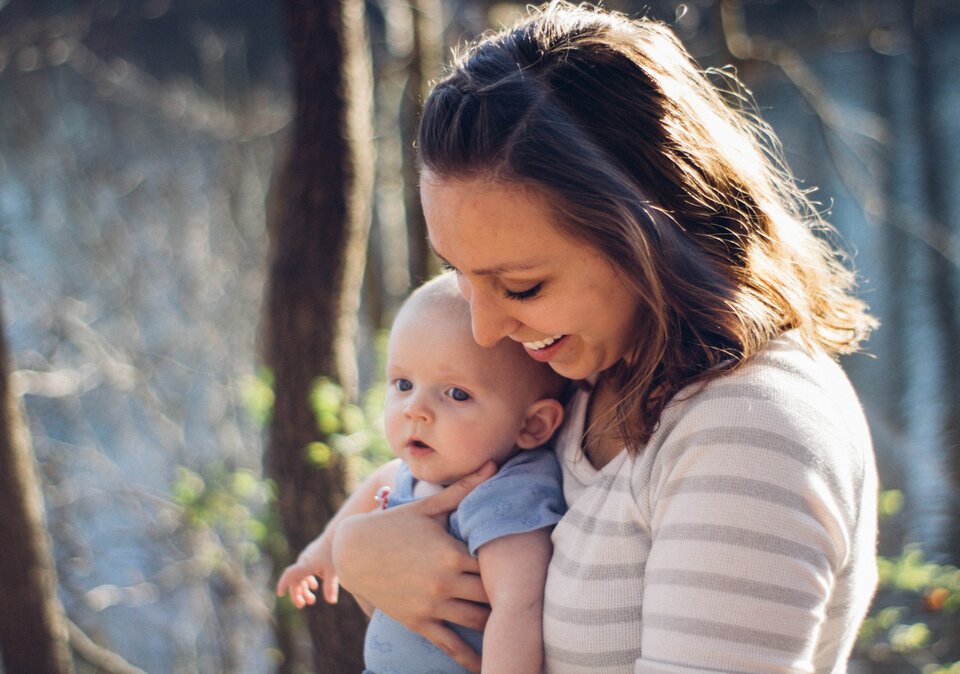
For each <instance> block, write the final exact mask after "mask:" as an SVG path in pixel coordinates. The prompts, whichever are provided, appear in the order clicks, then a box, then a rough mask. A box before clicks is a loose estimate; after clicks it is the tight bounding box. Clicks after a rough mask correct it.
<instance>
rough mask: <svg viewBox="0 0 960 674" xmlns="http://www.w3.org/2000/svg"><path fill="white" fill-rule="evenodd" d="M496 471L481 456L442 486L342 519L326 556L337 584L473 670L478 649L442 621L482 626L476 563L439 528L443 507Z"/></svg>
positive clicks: (443, 525)
mask: <svg viewBox="0 0 960 674" xmlns="http://www.w3.org/2000/svg"><path fill="white" fill-rule="evenodd" d="M495 472H496V466H495V465H494V464H493V463H492V462H489V463H487V464H486V465H484V466H483V467H482V468H481V469H480V470H478V471H477V472H476V473H473V474H472V475H468V476H467V477H465V478H463V479H462V480H459V481H457V482H456V483H454V484H452V485H450V486H449V487H447V488H446V489H444V490H443V491H441V492H439V493H437V494H434V495H433V496H429V497H427V498H424V499H420V500H418V501H415V502H413V503H410V504H407V505H402V506H398V507H396V508H390V509H388V510H386V511H382V512H375V513H370V514H368V515H356V516H353V517H350V518H347V519H345V520H344V521H343V522H341V524H340V526H339V527H338V529H337V533H336V536H335V539H334V544H333V559H334V564H335V565H336V568H337V571H338V573H339V575H340V584H341V585H343V587H345V588H346V589H348V590H349V591H350V592H352V593H354V594H356V595H360V596H362V597H365V598H366V599H367V600H369V601H370V602H371V603H372V604H373V605H374V606H376V607H377V608H379V609H380V610H381V611H383V612H384V613H386V614H387V615H388V616H390V617H391V618H393V619H395V620H397V621H398V622H400V623H402V624H403V625H405V626H406V627H407V628H408V629H410V630H412V631H414V632H417V633H419V634H422V635H423V636H424V637H426V638H427V639H429V640H430V641H432V642H433V643H435V644H436V645H437V646H439V647H440V648H441V649H443V651H444V652H445V653H447V654H448V655H449V656H450V657H452V658H453V659H454V660H456V661H457V662H459V663H460V664H461V665H463V666H464V667H466V668H467V669H469V670H470V671H474V672H479V671H480V656H479V655H478V654H477V653H476V652H475V651H474V650H473V649H472V648H470V646H468V645H467V643H466V642H465V641H463V640H462V639H461V638H460V637H459V636H457V634H456V633H455V632H453V631H452V630H451V629H450V628H449V627H447V626H446V625H444V621H448V622H453V623H457V624H459V625H465V626H467V627H472V628H474V629H483V627H484V624H485V623H486V621H487V616H488V615H489V614H490V609H489V607H488V606H484V605H481V604H486V603H487V595H486V593H485V592H484V590H483V583H482V582H481V581H480V575H479V573H480V566H479V564H478V562H477V560H476V559H475V558H474V557H472V556H471V555H470V554H469V553H468V552H467V550H466V547H465V546H464V544H463V543H462V542H460V541H458V540H457V539H455V538H454V537H452V536H450V534H449V533H447V521H448V518H449V515H450V513H451V512H452V511H453V510H455V509H456V508H457V506H458V505H459V504H460V501H462V500H463V498H464V496H466V495H467V494H468V493H470V491H471V490H473V488H474V487H476V486H477V485H478V484H480V483H481V482H483V481H484V480H486V479H487V478H488V477H490V476H491V475H493V474H494V473H495Z"/></svg>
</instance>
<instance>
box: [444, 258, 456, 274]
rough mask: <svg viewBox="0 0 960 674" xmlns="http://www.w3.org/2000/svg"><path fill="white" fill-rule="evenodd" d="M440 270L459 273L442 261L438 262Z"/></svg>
mask: <svg viewBox="0 0 960 674" xmlns="http://www.w3.org/2000/svg"><path fill="white" fill-rule="evenodd" d="M440 268H441V269H443V271H452V272H453V273H454V274H459V273H460V270H459V269H457V268H456V267H454V266H453V265H452V264H450V263H449V262H447V261H446V260H443V259H441V260H440Z"/></svg>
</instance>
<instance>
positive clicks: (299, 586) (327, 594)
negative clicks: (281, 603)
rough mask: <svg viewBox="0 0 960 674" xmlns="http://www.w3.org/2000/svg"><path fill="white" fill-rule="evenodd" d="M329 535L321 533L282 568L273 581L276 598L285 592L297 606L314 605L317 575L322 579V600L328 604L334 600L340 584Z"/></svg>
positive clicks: (317, 586) (315, 601)
mask: <svg viewBox="0 0 960 674" xmlns="http://www.w3.org/2000/svg"><path fill="white" fill-rule="evenodd" d="M332 538H333V536H331V535H328V533H327V532H324V533H323V534H321V535H320V536H319V537H317V538H316V539H315V540H314V541H313V542H312V543H311V544H310V545H308V546H307V547H306V548H304V550H303V552H301V553H300V556H299V557H297V561H296V563H294V564H291V565H290V566H288V567H287V568H286V569H284V571H283V573H282V574H281V575H280V580H279V581H277V596H278V597H282V596H283V595H284V593H286V592H288V591H289V592H290V600H291V601H292V602H293V605H294V606H296V607H297V608H303V607H304V606H307V605H311V606H312V605H313V604H316V603H317V597H316V595H315V594H314V591H316V590H317V589H318V588H319V587H320V585H319V583H318V582H317V578H316V576H319V577H320V578H322V579H323V598H324V600H325V601H326V602H327V603H328V604H336V603H337V595H338V593H339V590H340V583H339V581H338V580H337V571H336V569H335V568H334V566H333V552H332V541H331V539H332Z"/></svg>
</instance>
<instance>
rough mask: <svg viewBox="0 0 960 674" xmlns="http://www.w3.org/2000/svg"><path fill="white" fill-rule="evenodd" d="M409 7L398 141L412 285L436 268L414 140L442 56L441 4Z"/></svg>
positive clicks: (416, 1)
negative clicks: (407, 57)
mask: <svg viewBox="0 0 960 674" xmlns="http://www.w3.org/2000/svg"><path fill="white" fill-rule="evenodd" d="M410 11H411V13H412V15H413V16H412V26H413V51H412V52H411V54H410V63H409V65H408V66H407V69H406V70H407V86H406V87H405V89H404V93H403V100H402V101H401V104H400V142H401V143H402V145H403V183H404V188H403V192H404V211H405V213H406V219H407V250H408V260H409V265H410V280H411V281H412V283H413V286H414V287H416V286H418V285H420V284H421V283H423V282H424V281H427V280H428V279H430V278H431V277H432V276H434V275H435V274H436V273H437V272H438V271H439V267H438V265H437V260H436V258H434V256H433V254H432V253H431V251H430V246H429V244H428V241H427V222H426V220H424V217H423V208H422V207H421V206H420V170H419V166H417V154H416V151H415V149H414V141H415V140H416V137H417V128H418V126H419V124H420V112H421V110H422V109H423V102H424V100H426V97H427V94H429V93H430V85H431V81H432V80H433V79H434V78H435V77H436V76H437V74H439V72H440V64H441V60H442V58H443V54H442V52H443V50H442V44H443V29H442V26H441V22H442V19H441V16H442V13H443V6H442V4H441V3H440V2H439V0H412V2H411V3H410Z"/></svg>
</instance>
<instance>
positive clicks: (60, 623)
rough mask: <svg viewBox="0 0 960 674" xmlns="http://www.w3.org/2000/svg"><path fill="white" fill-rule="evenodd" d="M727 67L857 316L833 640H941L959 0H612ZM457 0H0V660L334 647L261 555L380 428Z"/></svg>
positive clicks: (288, 547) (952, 349)
mask: <svg viewBox="0 0 960 674" xmlns="http://www.w3.org/2000/svg"><path fill="white" fill-rule="evenodd" d="M605 4H606V6H608V7H610V8H613V9H619V10H622V11H625V12H627V13H630V14H632V15H637V14H641V13H646V14H648V15H650V16H652V17H655V18H658V19H661V20H663V21H665V22H667V23H668V24H670V25H671V26H672V27H673V28H674V30H675V31H676V32H677V33H678V34H679V35H680V37H681V38H682V39H683V40H684V42H685V43H686V44H687V46H688V47H689V48H690V50H691V52H692V53H693V54H694V56H695V57H696V58H697V59H698V60H699V62H700V63H701V65H703V66H704V67H722V66H726V65H728V64H729V65H731V66H733V67H734V68H735V69H736V71H737V73H738V74H739V75H740V77H741V78H742V79H743V80H744V82H745V84H746V86H747V87H748V88H749V89H750V90H751V91H752V92H753V95H754V97H755V99H756V101H757V105H758V108H759V110H760V112H761V114H762V115H763V117H764V118H765V119H766V120H767V121H768V122H770V123H771V124H772V126H773V127H774V129H775V130H776V132H777V133H778V134H779V136H780V138H781V140H782V143H783V148H784V152H785V154H786V156H787V159H788V162H789V163H790V165H791V167H792V168H793V170H794V172H795V173H796V175H797V176H798V177H799V178H800V180H801V181H802V183H803V184H804V185H805V186H807V187H813V186H816V188H817V189H816V191H815V192H814V199H815V200H817V201H818V202H819V203H820V204H821V206H822V208H823V209H824V210H825V211H826V212H827V214H828V218H829V219H830V220H831V222H833V223H834V225H835V226H836V227H837V229H838V230H839V232H840V234H841V235H842V237H843V239H844V241H845V242H846V246H847V248H848V250H850V251H851V252H852V253H853V260H854V264H855V266H856V267H857V269H858V270H859V273H860V276H861V279H862V283H861V289H860V292H861V293H862V296H863V297H864V298H865V299H866V300H867V302H868V303H869V304H870V305H871V307H872V308H873V310H874V312H875V313H876V314H877V316H878V317H879V318H880V320H881V322H882V327H881V328H880V330H879V331H878V332H877V333H876V334H875V335H874V337H873V338H872V339H871V340H870V343H869V345H868V350H867V353H866V354H862V355H856V356H853V357H849V358H847V359H845V360H844V361H843V364H844V367H845V368H846V369H847V371H848V372H849V374H850V376H851V378H852V379H853V380H854V383H855V385H856V387H857V389H858V390H859V392H860V394H861V396H862V400H863V403H864V406H865V409H866V411H867V414H868V417H869V419H870V422H871V426H872V429H873V433H874V440H875V444H876V448H877V454H878V459H879V466H880V471H881V479H882V482H883V485H884V491H883V492H882V495H881V510H882V511H883V522H882V525H881V540H880V550H881V553H882V555H883V557H882V558H881V560H880V566H881V569H880V570H881V580H882V586H881V589H880V592H879V593H878V595H877V598H876V600H875V603H874V607H873V609H872V612H871V617H870V618H869V619H868V621H867V623H866V624H865V626H864V629H863V632H862V635H861V639H860V642H859V644H858V646H857V651H856V658H855V661H854V663H853V665H852V668H851V669H852V670H853V671H857V672H923V673H924V674H945V673H947V672H949V673H950V674H958V673H960V571H958V570H957V568H956V565H957V563H958V562H960V536H958V535H957V532H958V531H960V358H958V357H957V354H956V350H957V347H958V346H960V196H958V195H960V72H958V71H957V69H956V67H955V66H956V64H957V63H958V62H960V40H958V37H960V7H958V5H957V3H955V2H953V1H952V0H877V1H875V2H870V1H867V0H693V1H691V2H686V3H682V4H681V3H677V2H666V1H664V2H656V1H651V2H644V3H639V2H637V3H633V2H628V1H626V0H624V1H622V2H619V1H617V2H615V1H611V2H608V3H605ZM521 10H522V7H521V6H519V5H510V4H492V3H490V2H486V1H485V0H409V1H408V0H368V1H367V2H365V3H363V2H361V0H282V1H281V0H273V1H269V0H244V1H242V2H241V1H239V0H230V1H227V0H73V1H71V0H6V1H4V0H0V292H2V298H3V301H2V305H0V306H2V312H0V313H2V319H3V335H4V336H5V340H3V339H0V352H2V351H3V350H5V351H6V353H0V357H2V358H3V360H4V362H5V363H6V367H4V368H0V402H2V405H3V406H2V408H0V614H2V615H0V672H4V671H5V672H11V673H12V672H20V671H31V672H32V671H51V672H61V671H62V672H66V671H71V670H73V671H77V672H95V671H105V672H136V671H148V672H273V671H278V672H302V671H319V672H345V671H359V668H358V666H357V665H358V662H359V661H358V643H359V641H358V640H359V639H360V638H361V635H362V628H363V621H362V618H361V617H360V615H359V613H358V611H357V609H356V607H355V606H353V605H352V603H351V602H350V601H349V600H344V601H343V602H342V603H341V605H340V606H337V607H318V608H314V609H311V610H309V611H307V612H305V613H303V614H301V613H298V612H296V611H294V610H293V609H292V607H291V606H290V604H289V603H288V602H286V601H285V600H284V601H277V600H275V598H274V597H273V595H272V592H271V588H272V586H273V582H274V578H275V573H276V570H277V568H278V567H280V568H282V565H283V564H285V563H286V562H287V561H288V560H289V559H290V556H291V555H292V554H295V553H296V551H297V550H298V549H299V548H300V547H302V545H303V544H304V543H305V542H306V541H307V540H309V539H310V537H312V536H313V535H315V534H316V533H317V532H318V531H319V530H320V529H321V528H322V526H323V524H324V522H325V519H326V517H328V516H329V514H330V513H331V512H332V510H333V509H335V508H336V506H337V504H338V503H339V500H340V499H341V498H342V497H343V494H344V493H345V492H346V491H347V490H348V489H349V488H350V485H351V484H352V481H353V480H355V479H356V478H357V477H358V476H359V475H362V474H363V472H364V471H365V470H368V469H369V467H370V466H371V465H373V464H375V463H377V462H378V461H381V460H383V459H384V457H386V456H387V455H388V452H387V450H386V448H385V446H384V443H383V440H382V438H381V437H380V435H379V433H380V430H379V420H378V408H379V403H378V399H379V397H380V396H381V395H382V386H381V385H380V383H379V379H380V365H381V363H380V362H379V359H380V354H381V352H382V348H381V346H380V345H381V344H382V334H383V330H384V329H385V327H386V326H388V325H389V322H390V319H391V317H392V313H393V311H394V310H395V309H396V307H397V305H398V303H399V302H400V301H401V300H402V298H403V297H404V296H405V294H406V293H407V292H408V290H409V288H410V287H411V285H412V284H416V283H418V282H419V281H420V280H422V279H424V278H426V277H427V276H429V275H430V274H431V273H432V271H433V269H434V268H435V267H434V265H435V263H434V262H433V261H431V259H430V258H429V253H428V251H427V250H426V247H425V239H424V234H423V223H422V216H421V214H420V212H419V206H418V203H417V198H416V177H415V171H414V169H413V164H412V157H411V153H410V148H411V137H412V136H411V134H412V133H413V129H414V128H415V123H416V114H417V108H418V105H419V102H420V101H421V100H422V97H423V94H424V92H425V91H426V89H427V87H428V83H429V80H430V79H431V78H433V77H435V76H436V75H437V73H438V72H439V66H440V64H441V63H442V62H443V61H445V60H446V59H447V57H448V55H449V48H450V46H452V45H456V44H459V43H461V42H462V41H463V40H465V39H470V38H472V37H474V36H476V35H478V34H479V33H481V32H482V31H483V30H485V29H487V28H488V27H489V26H499V25H501V24H502V23H504V22H509V21H510V20H511V18H512V17H513V16H516V14H517V13H518V12H519V11H521Z"/></svg>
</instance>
